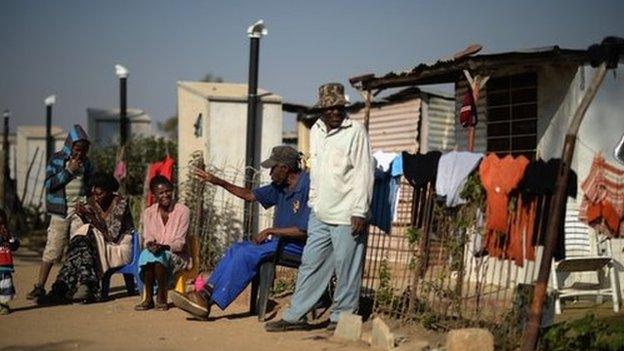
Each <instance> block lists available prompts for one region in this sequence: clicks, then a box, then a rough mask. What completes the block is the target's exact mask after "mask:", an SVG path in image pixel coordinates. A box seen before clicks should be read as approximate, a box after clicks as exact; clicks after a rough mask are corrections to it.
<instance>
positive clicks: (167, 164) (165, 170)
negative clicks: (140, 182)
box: [144, 155, 175, 206]
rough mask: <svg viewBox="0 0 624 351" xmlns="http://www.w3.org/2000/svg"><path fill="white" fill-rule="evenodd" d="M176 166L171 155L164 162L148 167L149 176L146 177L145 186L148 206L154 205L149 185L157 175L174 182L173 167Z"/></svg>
mask: <svg viewBox="0 0 624 351" xmlns="http://www.w3.org/2000/svg"><path fill="white" fill-rule="evenodd" d="M174 165H175V160H174V159H173V158H171V157H170V156H169V155H167V156H165V158H164V159H163V160H162V161H159V162H154V163H151V164H150V165H149V166H148V167H147V174H146V176H145V184H144V190H145V192H144V194H147V196H146V197H145V200H146V202H147V206H151V205H152V204H153V203H154V196H153V195H152V192H151V191H149V183H150V181H151V180H152V178H154V177H155V176H157V175H161V176H163V177H165V178H167V179H169V180H170V181H173V166H174Z"/></svg>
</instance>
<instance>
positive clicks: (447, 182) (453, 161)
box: [403, 151, 483, 207]
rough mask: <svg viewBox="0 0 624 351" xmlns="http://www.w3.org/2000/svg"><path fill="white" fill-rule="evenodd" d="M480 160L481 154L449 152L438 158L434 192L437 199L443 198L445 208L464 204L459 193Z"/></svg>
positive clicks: (464, 201)
mask: <svg viewBox="0 0 624 351" xmlns="http://www.w3.org/2000/svg"><path fill="white" fill-rule="evenodd" d="M481 158H483V155H482V154H479V153H474V152H467V151H451V152H449V153H447V154H444V155H442V156H441V157H440V160H439V162H438V170H437V178H436V181H435V190H436V194H437V195H438V196H439V197H442V198H444V202H445V204H446V206H447V207H455V206H458V205H461V204H465V203H466V200H465V199H463V198H462V197H461V196H460V193H461V190H462V189H463V188H464V184H465V183H466V179H467V178H468V176H469V175H470V173H472V171H473V170H474V169H475V168H476V167H477V165H478V164H479V161H480V160H481ZM403 167H405V164H404V165H403Z"/></svg>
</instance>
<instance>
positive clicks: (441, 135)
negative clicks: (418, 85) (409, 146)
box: [421, 95, 456, 152]
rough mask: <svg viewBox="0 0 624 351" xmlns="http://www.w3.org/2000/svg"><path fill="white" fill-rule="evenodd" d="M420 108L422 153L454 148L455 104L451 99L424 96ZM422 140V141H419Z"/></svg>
mask: <svg viewBox="0 0 624 351" xmlns="http://www.w3.org/2000/svg"><path fill="white" fill-rule="evenodd" d="M422 104H423V107H422V120H423V123H422V134H423V136H426V139H427V140H426V142H423V143H422V144H423V145H422V152H427V151H434V150H438V151H443V152H444V151H450V150H452V149H453V148H455V129H456V128H455V120H456V119H455V116H456V114H455V102H454V101H453V99H452V98H444V97H440V96H436V95H426V96H425V98H424V99H423V103H422ZM421 140H422V139H421Z"/></svg>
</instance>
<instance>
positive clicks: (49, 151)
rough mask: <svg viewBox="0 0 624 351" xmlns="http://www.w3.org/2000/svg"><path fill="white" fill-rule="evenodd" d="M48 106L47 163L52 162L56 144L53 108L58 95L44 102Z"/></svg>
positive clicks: (51, 96) (49, 97)
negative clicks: (54, 141)
mask: <svg viewBox="0 0 624 351" xmlns="http://www.w3.org/2000/svg"><path fill="white" fill-rule="evenodd" d="M43 102H44V103H45V106H46V162H50V158H51V157H52V153H54V143H53V141H52V106H54V104H55V103H56V95H50V96H48V97H47V98H45V100H44V101H43Z"/></svg>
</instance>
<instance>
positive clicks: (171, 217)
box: [135, 176, 190, 311]
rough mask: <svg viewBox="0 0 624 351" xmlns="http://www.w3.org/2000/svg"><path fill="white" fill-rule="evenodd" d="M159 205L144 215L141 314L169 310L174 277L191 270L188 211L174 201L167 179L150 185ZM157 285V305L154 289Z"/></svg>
mask: <svg viewBox="0 0 624 351" xmlns="http://www.w3.org/2000/svg"><path fill="white" fill-rule="evenodd" d="M149 188H150V191H151V192H152V194H153V195H154V199H155V200H156V203H155V204H153V205H152V206H150V207H148V208H147V209H145V211H144V212H143V240H144V247H145V249H143V251H142V252H141V256H140V257H139V267H140V268H139V274H140V276H141V280H142V281H143V283H144V288H143V293H142V294H141V302H140V303H139V304H138V305H136V306H135V309H136V310H137V311H144V310H149V309H152V308H154V307H155V308H156V309H158V310H162V311H166V310H167V290H168V289H169V287H170V285H171V284H172V283H173V277H174V275H175V274H176V273H178V272H179V271H181V270H182V269H187V268H188V266H189V261H190V260H189V256H188V253H187V251H186V233H187V231H188V227H189V214H190V210H189V209H188V207H186V206H184V205H183V204H181V203H177V202H176V201H175V199H174V196H173V194H174V187H173V184H172V183H171V182H170V181H169V180H168V179H167V178H165V177H163V176H156V177H154V178H153V179H152V180H151V182H150V186H149ZM155 284H156V285H157V292H156V304H154V285H155Z"/></svg>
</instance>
